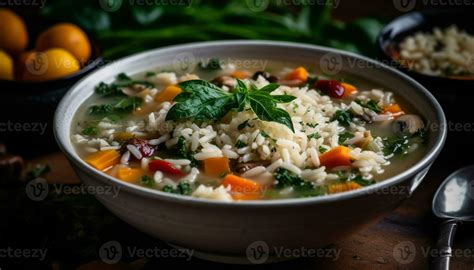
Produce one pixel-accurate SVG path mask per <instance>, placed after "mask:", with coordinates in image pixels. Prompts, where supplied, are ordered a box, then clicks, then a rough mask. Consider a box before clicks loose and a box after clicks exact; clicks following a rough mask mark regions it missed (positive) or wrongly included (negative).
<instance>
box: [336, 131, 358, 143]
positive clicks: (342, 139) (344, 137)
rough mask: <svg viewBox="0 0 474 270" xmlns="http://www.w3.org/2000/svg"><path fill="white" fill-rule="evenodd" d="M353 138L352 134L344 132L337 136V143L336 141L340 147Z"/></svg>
mask: <svg viewBox="0 0 474 270" xmlns="http://www.w3.org/2000/svg"><path fill="white" fill-rule="evenodd" d="M354 136H355V135H354V134H353V133H351V132H348V131H346V132H344V133H341V134H339V141H338V143H339V144H340V145H344V143H345V142H346V141H347V140H348V139H351V138H354Z"/></svg>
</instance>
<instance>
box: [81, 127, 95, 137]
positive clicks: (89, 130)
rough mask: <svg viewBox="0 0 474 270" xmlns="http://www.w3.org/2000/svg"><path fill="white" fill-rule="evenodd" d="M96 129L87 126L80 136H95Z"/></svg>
mask: <svg viewBox="0 0 474 270" xmlns="http://www.w3.org/2000/svg"><path fill="white" fill-rule="evenodd" d="M97 132H98V130H97V127H96V126H88V127H86V128H84V129H83V130H82V135H88V136H93V135H97Z"/></svg>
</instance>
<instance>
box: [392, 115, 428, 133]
mask: <svg viewBox="0 0 474 270" xmlns="http://www.w3.org/2000/svg"><path fill="white" fill-rule="evenodd" d="M424 128H425V123H423V120H422V119H421V117H420V116H418V115H416V114H407V115H403V116H400V117H398V118H397V119H396V120H395V121H394V122H393V131H394V132H395V133H396V134H398V135H410V134H415V133H417V132H419V131H421V130H423V129H424Z"/></svg>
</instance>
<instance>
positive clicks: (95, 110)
mask: <svg viewBox="0 0 474 270" xmlns="http://www.w3.org/2000/svg"><path fill="white" fill-rule="evenodd" d="M113 109H114V106H113V105H111V104H101V105H94V106H91V107H90V108H89V114H92V115H105V114H108V113H110V112H112V111H113Z"/></svg>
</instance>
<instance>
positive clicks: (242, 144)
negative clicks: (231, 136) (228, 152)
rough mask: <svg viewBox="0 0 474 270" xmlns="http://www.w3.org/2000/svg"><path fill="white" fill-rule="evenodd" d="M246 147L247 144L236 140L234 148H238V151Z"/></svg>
mask: <svg viewBox="0 0 474 270" xmlns="http://www.w3.org/2000/svg"><path fill="white" fill-rule="evenodd" d="M246 146H247V144H246V143H244V142H243V141H241V140H238V141H237V142H235V147H237V148H239V149H240V148H244V147H246Z"/></svg>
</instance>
